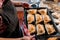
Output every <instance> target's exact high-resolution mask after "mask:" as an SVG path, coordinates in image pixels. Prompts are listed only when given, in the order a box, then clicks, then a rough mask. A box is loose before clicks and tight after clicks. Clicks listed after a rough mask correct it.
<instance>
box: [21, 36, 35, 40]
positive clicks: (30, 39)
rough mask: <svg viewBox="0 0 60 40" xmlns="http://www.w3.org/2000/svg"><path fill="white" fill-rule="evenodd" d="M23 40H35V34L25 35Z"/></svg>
mask: <svg viewBox="0 0 60 40" xmlns="http://www.w3.org/2000/svg"><path fill="white" fill-rule="evenodd" d="M22 40H35V38H34V36H24V37H23V38H22Z"/></svg>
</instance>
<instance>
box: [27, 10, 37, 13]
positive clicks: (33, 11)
mask: <svg viewBox="0 0 60 40" xmlns="http://www.w3.org/2000/svg"><path fill="white" fill-rule="evenodd" d="M27 12H28V13H29V14H36V13H37V10H36V9H29V10H27Z"/></svg>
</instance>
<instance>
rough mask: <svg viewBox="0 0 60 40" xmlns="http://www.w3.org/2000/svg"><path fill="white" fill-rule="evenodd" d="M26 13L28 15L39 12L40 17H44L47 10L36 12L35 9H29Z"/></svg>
mask: <svg viewBox="0 0 60 40" xmlns="http://www.w3.org/2000/svg"><path fill="white" fill-rule="evenodd" d="M27 12H28V13H29V14H36V13H37V12H39V13H40V14H41V15H46V14H47V9H40V10H37V9H29V10H27Z"/></svg>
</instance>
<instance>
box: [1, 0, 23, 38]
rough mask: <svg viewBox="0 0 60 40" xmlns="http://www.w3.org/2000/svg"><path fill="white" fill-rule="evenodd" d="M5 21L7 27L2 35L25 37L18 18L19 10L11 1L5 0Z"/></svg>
mask: <svg viewBox="0 0 60 40" xmlns="http://www.w3.org/2000/svg"><path fill="white" fill-rule="evenodd" d="M0 15H1V16H2V18H3V22H4V23H5V24H6V26H7V29H6V31H5V32H4V34H2V35H3V36H0V37H8V38H11V37H13V38H15V37H23V34H22V31H19V30H21V29H19V21H18V18H17V11H16V9H15V7H14V6H13V4H12V3H11V1H7V2H4V4H3V8H2V13H0Z"/></svg>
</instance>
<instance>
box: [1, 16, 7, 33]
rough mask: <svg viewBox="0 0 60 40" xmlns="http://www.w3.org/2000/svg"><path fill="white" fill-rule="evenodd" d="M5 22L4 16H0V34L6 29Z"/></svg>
mask: <svg viewBox="0 0 60 40" xmlns="http://www.w3.org/2000/svg"><path fill="white" fill-rule="evenodd" d="M5 27H6V26H5V24H4V23H3V19H2V16H0V34H2V33H3V32H4V31H5V29H6V28H5Z"/></svg>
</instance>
